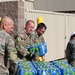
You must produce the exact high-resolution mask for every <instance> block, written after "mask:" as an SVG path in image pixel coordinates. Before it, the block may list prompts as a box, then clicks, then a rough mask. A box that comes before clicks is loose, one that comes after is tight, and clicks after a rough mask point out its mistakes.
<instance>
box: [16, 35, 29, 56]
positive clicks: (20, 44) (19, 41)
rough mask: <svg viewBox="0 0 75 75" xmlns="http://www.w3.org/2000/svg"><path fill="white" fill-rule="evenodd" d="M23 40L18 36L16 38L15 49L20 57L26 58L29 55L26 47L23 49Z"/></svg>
mask: <svg viewBox="0 0 75 75" xmlns="http://www.w3.org/2000/svg"><path fill="white" fill-rule="evenodd" d="M24 41H25V40H24V39H23V36H22V35H18V36H17V38H16V49H17V51H18V52H19V53H20V54H21V55H22V56H26V55H27V54H29V51H28V50H27V48H26V47H24V44H25V43H24Z"/></svg>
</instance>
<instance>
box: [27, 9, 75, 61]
mask: <svg viewBox="0 0 75 75" xmlns="http://www.w3.org/2000/svg"><path fill="white" fill-rule="evenodd" d="M39 16H41V17H42V18H43V19H44V23H45V24H46V25H47V31H46V33H45V34H44V38H45V41H46V43H47V46H48V52H47V54H46V61H52V60H56V59H61V58H64V57H65V48H66V45H67V43H68V41H69V37H70V35H71V33H72V32H74V31H75V21H74V20H75V15H71V14H61V13H54V12H47V11H37V10H28V11H27V18H26V19H27V20H28V19H32V20H34V21H35V24H36V26H37V18H38V17H39Z"/></svg>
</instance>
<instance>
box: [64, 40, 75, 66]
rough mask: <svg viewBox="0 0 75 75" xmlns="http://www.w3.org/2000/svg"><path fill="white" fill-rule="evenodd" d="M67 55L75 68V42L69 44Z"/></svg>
mask: <svg viewBox="0 0 75 75" xmlns="http://www.w3.org/2000/svg"><path fill="white" fill-rule="evenodd" d="M65 53H66V58H67V60H68V63H69V64H71V65H72V66H73V67H75V40H71V41H69V42H68V44H67V48H66V51H65Z"/></svg>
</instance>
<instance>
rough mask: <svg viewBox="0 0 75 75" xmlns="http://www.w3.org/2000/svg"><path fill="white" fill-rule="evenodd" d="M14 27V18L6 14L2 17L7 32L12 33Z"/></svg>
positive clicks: (3, 26)
mask: <svg viewBox="0 0 75 75" xmlns="http://www.w3.org/2000/svg"><path fill="white" fill-rule="evenodd" d="M13 27H14V22H13V20H12V19H11V18H10V17H8V16H5V17H4V18H3V19H2V28H3V29H4V30H5V31H6V32H7V33H11V32H12V31H13Z"/></svg>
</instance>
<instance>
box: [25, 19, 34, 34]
mask: <svg viewBox="0 0 75 75" xmlns="http://www.w3.org/2000/svg"><path fill="white" fill-rule="evenodd" d="M34 28H35V22H34V21H33V20H28V21H27V22H26V25H25V29H26V31H27V33H29V34H31V33H32V32H33V30H34Z"/></svg>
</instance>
